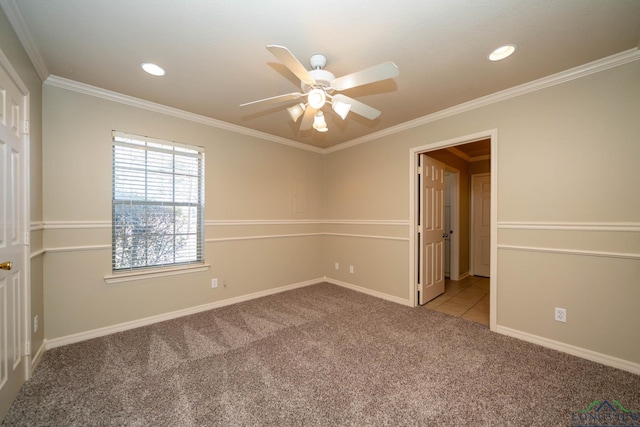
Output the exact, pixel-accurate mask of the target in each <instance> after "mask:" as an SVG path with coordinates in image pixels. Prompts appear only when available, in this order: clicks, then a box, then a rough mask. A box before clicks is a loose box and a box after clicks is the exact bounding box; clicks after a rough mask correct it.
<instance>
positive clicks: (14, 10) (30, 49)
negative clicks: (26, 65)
mask: <svg viewBox="0 0 640 427" xmlns="http://www.w3.org/2000/svg"><path fill="white" fill-rule="evenodd" d="M0 6H1V7H2V10H3V11H4V14H5V15H6V16H7V20H8V21H9V23H10V24H11V26H12V27H13V31H15V33H16V36H18V40H20V43H21V44H22V47H23V48H24V50H25V52H26V53H27V56H28V57H29V59H30V60H31V63H32V64H33V67H34V68H35V69H36V72H37V73H38V76H39V77H40V80H42V81H45V80H46V78H47V77H49V70H48V69H47V66H46V65H45V62H44V59H42V55H41V54H40V51H39V50H38V48H37V46H36V43H35V42H34V41H33V37H32V36H31V33H30V32H29V30H28V28H27V24H26V23H25V22H24V18H23V17H22V14H21V13H20V9H19V8H18V5H17V4H16V2H15V0H4V1H3V2H0Z"/></svg>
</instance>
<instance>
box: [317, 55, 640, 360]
mask: <svg viewBox="0 0 640 427" xmlns="http://www.w3.org/2000/svg"><path fill="white" fill-rule="evenodd" d="M638 100H640V61H635V62H632V63H629V64H626V65H622V66H618V67H615V68H612V69H609V70H606V71H602V72H599V73H597V74H592V75H588V76H586V77H582V78H579V79H576V80H572V81H569V82H566V83H563V84H559V85H556V86H552V87H549V88H546V89H543V90H539V91H536V92H532V93H529V94H526V95H521V96H519V97H516V98H512V99H509V100H506V101H502V102H499V103H495V104H492V105H489V106H485V107H482V108H478V109H476V110H473V111H468V112H465V113H462V114H458V115H456V116H453V117H449V118H445V119H441V120H438V121H435V122H431V123H428V124H425V125H423V126H420V127H416V128H413V129H410V130H406V131H403V132H401V133H397V134H394V135H390V136H385V137H383V138H380V139H378V140H375V141H372V142H368V143H364V144H360V145H356V146H353V147H350V148H347V149H344V150H338V151H334V152H332V153H330V154H328V155H326V159H325V161H326V166H325V167H326V170H327V177H326V179H325V184H324V193H325V212H326V218H327V219H339V218H352V219H365V220H369V219H377V220H380V221H383V220H402V219H404V220H407V219H408V218H409V206H410V203H409V197H410V194H409V179H410V177H409V162H410V159H409V152H410V149H411V148H412V147H418V146H423V145H428V144H432V143H433V144H435V143H438V142H439V141H445V140H449V139H452V138H460V137H463V136H465V135H471V134H475V133H478V132H483V131H487V130H491V129H497V132H498V174H497V177H498V194H497V196H498V221H499V224H498V227H499V231H498V248H499V251H498V275H497V278H494V279H497V301H498V306H497V323H498V327H499V328H502V329H503V330H515V331H518V332H519V333H524V334H531V335H533V336H536V337H539V338H542V339H546V340H552V341H556V342H561V343H563V344H566V345H571V346H576V347H579V348H582V349H585V350H590V351H594V352H597V353H600V354H604V355H608V356H611V357H614V358H619V359H623V360H626V361H630V362H632V363H636V364H638V363H640V342H638V340H636V339H634V337H635V336H636V335H637V331H638V329H639V328H640V321H639V320H638V317H637V314H636V313H637V310H636V308H635V307H636V305H637V301H639V300H640V281H639V280H638V277H640V259H639V258H640V232H639V230H640V197H638V196H637V195H636V193H637V192H634V191H631V192H630V190H629V189H630V188H634V187H635V186H637V184H638V183H640V168H638V160H639V159H640V143H638V141H639V139H638V138H639V137H638V135H640V120H638V117H640V102H639V101H638ZM514 223H516V224H514ZM361 227H362V226H361V225H358V224H354V225H352V226H350V227H347V229H345V230H343V236H342V237H340V239H341V241H340V246H341V247H344V248H348V249H347V250H345V252H346V253H344V254H342V256H343V257H344V258H345V259H348V260H351V259H358V260H361V261H360V262H361V264H360V265H359V268H358V270H356V273H357V272H358V271H366V276H364V275H363V276H359V275H358V274H354V275H353V276H352V277H351V281H352V282H353V283H355V284H357V285H358V286H361V287H364V288H368V289H371V290H375V291H381V292H385V293H387V294H390V295H393V296H398V297H407V294H408V288H409V284H408V283H407V282H405V281H404V279H406V278H407V277H408V276H407V274H406V273H404V272H405V271H408V269H409V253H410V251H409V242H408V240H407V241H401V242H399V241H392V240H388V241H387V240H376V243H375V244H372V245H368V244H364V243H362V240H363V239H365V238H364V237H348V235H349V234H366V233H362V231H361ZM540 228H542V230H541V229H540ZM397 236H399V237H408V227H407V228H403V229H402V230H401V232H398V234H397ZM336 246H338V245H337V244H336ZM325 253H326V256H328V257H331V256H332V254H330V253H328V252H325ZM620 254H622V255H620ZM624 254H628V256H626V257H625V255H624ZM332 262H333V259H326V260H325V268H326V267H327V266H331V264H332ZM347 262H350V261H347ZM362 262H364V264H362ZM388 271H393V272H394V273H395V272H397V274H398V277H399V278H401V280H388V278H387V276H388ZM327 274H328V275H329V276H331V275H332V274H333V272H332V271H330V270H328V271H327ZM554 307H563V308H566V309H567V318H568V322H567V323H559V322H556V321H554V320H553V313H554Z"/></svg>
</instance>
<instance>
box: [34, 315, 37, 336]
mask: <svg viewBox="0 0 640 427" xmlns="http://www.w3.org/2000/svg"><path fill="white" fill-rule="evenodd" d="M36 332H38V315H37V314H36V315H35V316H34V317H33V333H34V334H35V333H36Z"/></svg>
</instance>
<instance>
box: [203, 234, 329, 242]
mask: <svg viewBox="0 0 640 427" xmlns="http://www.w3.org/2000/svg"><path fill="white" fill-rule="evenodd" d="M323 234H324V233H300V234H269V235H263V236H240V237H220V238H216V239H205V240H204V241H205V243H219V242H235V241H240V240H262V239H285V238H291V237H313V236H322V235H323Z"/></svg>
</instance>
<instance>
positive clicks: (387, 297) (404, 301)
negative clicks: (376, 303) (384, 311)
mask: <svg viewBox="0 0 640 427" xmlns="http://www.w3.org/2000/svg"><path fill="white" fill-rule="evenodd" d="M324 281H325V282H327V283H331V284H333V285H338V286H342V287H343V288H347V289H351V290H352V291H356V292H361V293H363V294H367V295H371V296H373V297H376V298H382V299H384V300H387V301H391V302H395V303H396V304H402V305H406V306H408V307H413V305H411V301H409V300H408V299H404V298H400V297H395V296H393V295H389V294H385V293H383V292H378V291H374V290H371V289H367V288H363V287H361V286H357V285H353V284H351V283H347V282H342V281H340V280H337V279H332V278H330V277H325V278H324Z"/></svg>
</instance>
